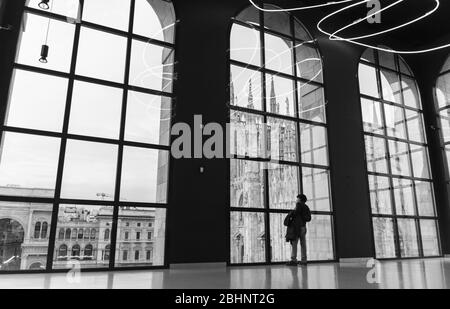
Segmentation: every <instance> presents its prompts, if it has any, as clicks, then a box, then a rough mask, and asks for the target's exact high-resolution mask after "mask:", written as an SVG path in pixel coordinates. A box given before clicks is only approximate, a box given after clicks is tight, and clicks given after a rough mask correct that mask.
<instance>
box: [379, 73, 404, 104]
mask: <svg viewBox="0 0 450 309" xmlns="http://www.w3.org/2000/svg"><path fill="white" fill-rule="evenodd" d="M380 77H381V87H382V89H383V99H385V100H386V101H391V102H395V103H397V104H402V98H401V94H402V93H401V90H400V80H399V78H398V74H397V73H394V72H390V71H386V70H381V71H380Z"/></svg>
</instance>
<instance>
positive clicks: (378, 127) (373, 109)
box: [361, 98, 384, 135]
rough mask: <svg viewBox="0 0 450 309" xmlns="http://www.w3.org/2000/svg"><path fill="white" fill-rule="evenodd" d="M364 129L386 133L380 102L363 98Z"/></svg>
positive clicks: (376, 132)
mask: <svg viewBox="0 0 450 309" xmlns="http://www.w3.org/2000/svg"><path fill="white" fill-rule="evenodd" d="M361 110H362V118H363V125H364V131H365V132H369V133H375V134H380V135H384V126H383V113H382V111H381V106H380V103H379V102H377V101H372V100H367V99H364V98H361Z"/></svg>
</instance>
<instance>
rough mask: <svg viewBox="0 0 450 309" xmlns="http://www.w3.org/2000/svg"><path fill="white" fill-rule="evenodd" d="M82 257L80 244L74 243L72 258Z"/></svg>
mask: <svg viewBox="0 0 450 309" xmlns="http://www.w3.org/2000/svg"><path fill="white" fill-rule="evenodd" d="M79 257H80V246H79V245H74V246H73V247H72V258H79Z"/></svg>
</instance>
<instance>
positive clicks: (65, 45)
mask: <svg viewBox="0 0 450 309" xmlns="http://www.w3.org/2000/svg"><path fill="white" fill-rule="evenodd" d="M47 28H48V29H49V32H48V40H46V36H47ZM74 33H75V26H74V25H72V24H69V23H65V22H60V21H57V20H54V19H51V20H50V24H49V19H48V18H44V17H40V16H38V15H34V14H28V13H26V14H24V28H23V31H22V32H21V38H20V41H19V45H18V50H19V51H18V53H17V58H16V61H17V62H18V63H21V64H26V65H31V66H34V67H39V68H43V69H49V70H57V71H62V72H69V70H70V64H71V62H72V48H73V38H74ZM46 42H47V44H46V45H48V46H49V53H48V58H47V60H48V62H47V63H41V62H40V61H39V59H40V58H41V56H40V55H41V54H40V52H41V47H42V45H44V44H45V43H46Z"/></svg>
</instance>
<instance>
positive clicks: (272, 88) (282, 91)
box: [266, 74, 295, 117]
mask: <svg viewBox="0 0 450 309" xmlns="http://www.w3.org/2000/svg"><path fill="white" fill-rule="evenodd" d="M266 93H267V94H266V95H267V100H266V104H267V105H266V106H267V107H266V109H267V112H269V113H274V114H280V115H286V116H292V117H293V116H295V109H294V103H295V100H294V93H295V91H294V82H293V81H292V80H290V79H287V78H284V77H280V76H276V75H269V74H267V75H266Z"/></svg>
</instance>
